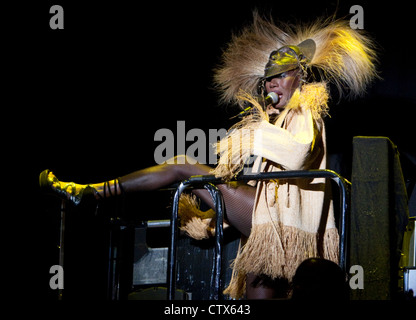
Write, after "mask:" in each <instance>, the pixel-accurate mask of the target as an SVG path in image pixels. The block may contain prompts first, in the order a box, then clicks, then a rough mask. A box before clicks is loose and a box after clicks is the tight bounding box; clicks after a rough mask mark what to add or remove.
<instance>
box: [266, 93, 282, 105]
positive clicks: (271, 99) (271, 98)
mask: <svg viewBox="0 0 416 320" xmlns="http://www.w3.org/2000/svg"><path fill="white" fill-rule="evenodd" d="M264 101H265V102H266V104H265V105H266V106H268V105H269V104H275V103H278V102H279V96H278V95H277V93H276V92H269V94H268V95H267V96H266V97H265V98H264Z"/></svg>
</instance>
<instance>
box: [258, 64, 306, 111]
mask: <svg viewBox="0 0 416 320" xmlns="http://www.w3.org/2000/svg"><path fill="white" fill-rule="evenodd" d="M299 81H300V75H299V70H298V69H295V70H290V71H287V72H283V73H280V74H278V75H276V76H274V77H270V78H267V80H266V84H265V87H266V91H267V93H270V92H275V93H276V94H277V95H278V96H279V101H278V103H276V104H273V105H272V104H270V105H268V106H267V108H266V112H267V114H268V115H269V116H270V115H276V114H280V112H281V111H282V110H283V109H284V108H285V106H286V105H287V103H288V102H289V100H290V98H291V97H292V94H293V92H294V91H295V90H296V88H297V87H298V86H299Z"/></svg>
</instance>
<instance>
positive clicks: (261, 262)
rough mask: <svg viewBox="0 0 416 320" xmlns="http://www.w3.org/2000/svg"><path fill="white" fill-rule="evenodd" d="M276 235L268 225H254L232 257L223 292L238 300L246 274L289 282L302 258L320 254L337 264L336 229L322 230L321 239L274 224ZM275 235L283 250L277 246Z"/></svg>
mask: <svg viewBox="0 0 416 320" xmlns="http://www.w3.org/2000/svg"><path fill="white" fill-rule="evenodd" d="M276 228H277V232H278V233H279V237H277V236H276V230H275V228H274V227H273V225H272V224H262V225H254V226H253V229H252V231H251V234H250V237H249V239H248V240H247V243H246V244H245V245H244V246H243V247H242V248H241V250H240V251H239V253H238V254H237V257H236V259H235V260H234V262H233V264H232V266H233V275H232V278H231V281H230V284H229V286H228V287H227V288H226V289H225V290H224V294H227V295H230V296H231V297H232V298H234V299H240V298H241V297H243V295H244V293H245V280H246V275H247V274H248V273H253V274H255V275H266V276H269V277H271V278H285V279H288V280H289V282H291V281H292V278H293V276H294V275H295V272H296V269H297V267H298V266H299V264H300V263H302V261H304V260H305V259H308V258H312V257H321V258H324V259H328V260H331V261H334V262H336V263H338V231H337V230H336V229H335V228H334V229H328V230H326V231H325V233H324V236H323V241H320V239H319V236H318V234H315V233H309V232H305V231H302V230H299V229H297V228H295V227H290V226H283V225H281V224H280V223H278V224H276ZM279 238H280V239H281V242H282V243H281V245H282V247H283V251H282V250H281V249H279V248H280V247H281V246H280V244H279Z"/></svg>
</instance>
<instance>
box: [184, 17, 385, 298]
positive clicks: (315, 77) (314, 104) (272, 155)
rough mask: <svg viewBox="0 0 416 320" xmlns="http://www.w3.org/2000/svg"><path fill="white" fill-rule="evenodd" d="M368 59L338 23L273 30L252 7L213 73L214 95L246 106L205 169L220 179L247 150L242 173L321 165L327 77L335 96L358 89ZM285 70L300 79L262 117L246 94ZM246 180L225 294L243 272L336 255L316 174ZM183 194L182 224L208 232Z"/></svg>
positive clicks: (239, 291) (361, 41)
mask: <svg viewBox="0 0 416 320" xmlns="http://www.w3.org/2000/svg"><path fill="white" fill-rule="evenodd" d="M375 61H376V58H375V51H374V48H373V44H372V41H370V39H368V38H367V37H366V36H365V35H363V34H361V33H360V32H358V31H357V30H352V29H351V28H350V27H349V24H348V21H334V20H319V21H317V22H316V23H314V24H310V25H303V26H296V27H293V26H289V25H282V27H277V26H276V25H275V24H274V23H273V22H271V21H268V20H264V19H262V18H260V17H259V16H258V15H257V14H256V13H255V14H254V22H253V24H252V25H251V26H249V27H247V28H245V29H243V30H242V32H241V33H240V34H238V35H235V36H234V37H233V38H232V40H231V42H230V44H229V45H228V47H227V48H226V50H225V51H224V53H223V60H222V64H221V66H220V67H219V68H218V69H217V70H216V71H215V72H216V73H215V81H216V84H217V86H218V89H219V90H220V92H221V99H222V101H223V102H226V103H230V102H231V103H232V102H236V103H239V104H240V105H241V106H242V107H244V106H245V105H246V103H247V102H249V103H250V104H251V105H252V106H253V108H252V109H251V112H250V113H249V114H248V115H246V117H245V118H244V119H243V120H242V121H241V122H239V123H237V124H236V125H234V126H233V127H232V128H231V129H230V131H229V134H228V135H227V136H226V137H225V138H224V139H223V140H221V141H220V142H219V143H218V144H217V152H218V154H219V155H220V158H219V163H218V165H217V167H216V168H215V169H214V170H213V173H214V174H215V175H216V176H218V177H222V178H223V179H224V181H225V182H227V181H229V180H230V179H232V178H233V177H234V176H236V175H237V174H239V173H240V172H241V171H242V170H243V168H244V165H245V164H246V163H247V161H248V160H249V159H251V157H252V156H253V155H254V156H256V161H255V163H254V165H253V166H252V171H253V172H252V173H257V172H274V171H281V170H310V169H325V168H326V160H327V159H326V142H325V126H324V121H323V117H324V116H325V115H326V114H327V113H328V99H329V89H328V84H329V83H333V84H334V85H335V86H336V87H337V88H338V89H339V91H340V93H341V95H342V94H346V95H350V96H356V95H359V94H361V93H363V92H364V90H365V88H366V86H367V84H368V83H369V82H370V81H371V80H372V79H373V78H374V77H375V76H377V74H376V70H375V67H374V63H375ZM293 69H299V70H300V72H301V74H302V76H301V84H300V85H299V87H298V88H297V89H296V90H295V91H294V93H293V95H292V97H291V99H290V100H289V102H288V104H287V105H286V107H285V108H284V110H283V111H282V112H281V113H280V114H279V115H278V117H277V119H270V118H269V116H268V114H267V113H266V112H265V111H264V110H263V107H262V105H261V103H259V102H258V101H259V100H258V99H257V98H255V97H256V96H258V95H259V94H263V95H264V82H265V81H266V79H267V78H270V77H273V76H276V75H277V74H280V73H282V72H286V71H288V70H293ZM251 184H252V185H253V186H255V185H256V187H257V189H256V190H257V192H256V198H255V204H254V210H253V215H252V229H251V233H250V236H249V237H248V238H247V239H242V241H241V245H240V249H239V252H238V254H237V257H236V259H235V261H234V262H233V264H232V267H233V276H232V279H231V282H230V284H229V286H228V288H227V289H226V290H225V293H226V294H229V295H230V296H231V297H232V298H237V299H238V298H241V297H242V296H243V295H244V292H245V282H246V281H245V280H246V276H247V274H249V273H252V274H255V275H266V276H269V277H271V278H285V279H288V280H289V281H291V279H292V277H293V276H294V274H295V271H296V268H297V267H298V265H299V264H300V263H301V262H302V261H303V260H305V259H307V258H310V257H322V258H325V259H329V260H332V261H335V262H338V231H337V228H336V225H335V219H334V212H333V203H332V200H331V194H330V192H328V185H327V184H326V181H325V179H308V180H305V179H290V180H284V179H279V180H276V181H260V182H258V183H256V182H255V181H253V182H252V183H251ZM186 201H188V202H187V204H184V203H183V204H182V206H181V210H180V215H181V217H182V225H183V230H185V231H186V232H187V233H188V234H190V235H191V236H193V237H195V238H197V239H198V238H199V239H201V238H205V237H208V236H209V235H211V234H212V232H213V224H212V219H213V218H214V216H215V214H213V212H209V213H208V214H204V215H203V214H201V213H198V212H199V210H198V209H196V208H195V209H191V210H190V211H191V212H192V214H191V215H190V214H189V210H188V209H189V208H192V207H195V205H196V203H192V201H191V200H189V198H188V199H187V200H186ZM190 201H191V202H190ZM186 212H188V213H186Z"/></svg>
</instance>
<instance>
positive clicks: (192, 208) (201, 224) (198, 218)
mask: <svg viewBox="0 0 416 320" xmlns="http://www.w3.org/2000/svg"><path fill="white" fill-rule="evenodd" d="M199 208H200V207H199V202H198V200H197V198H196V196H195V195H192V194H185V193H184V194H182V195H181V197H180V199H179V210H178V216H179V219H180V224H181V226H180V230H181V231H183V232H185V233H186V234H187V235H188V236H190V237H192V238H194V239H196V240H202V239H207V238H209V237H210V236H212V235H213V233H214V232H215V229H214V228H213V227H212V223H213V218H214V217H215V212H214V211H213V210H208V211H205V212H204V211H201V210H200V209H199Z"/></svg>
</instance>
